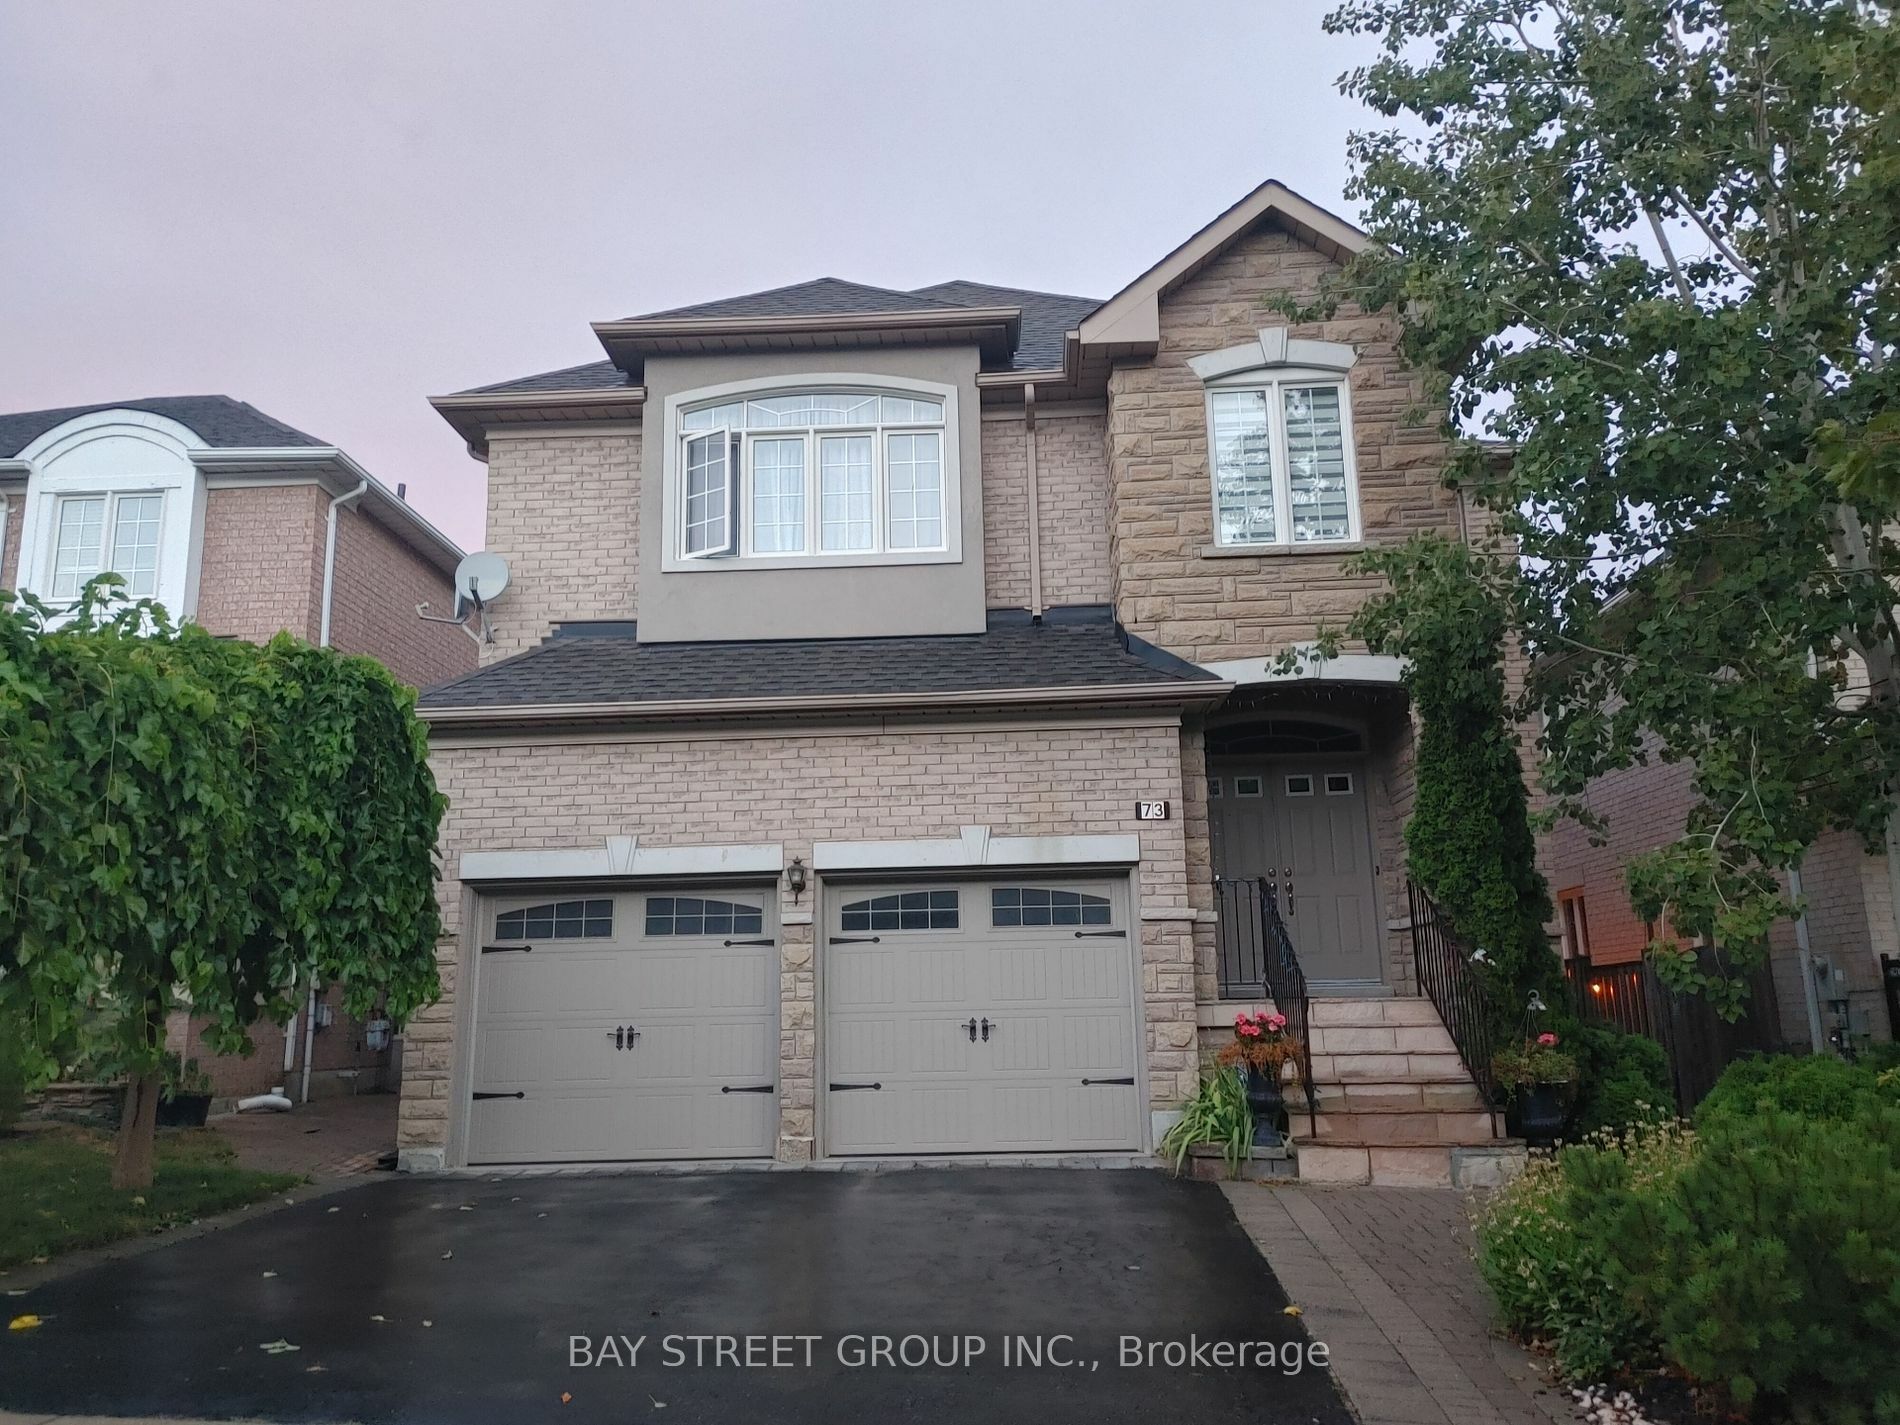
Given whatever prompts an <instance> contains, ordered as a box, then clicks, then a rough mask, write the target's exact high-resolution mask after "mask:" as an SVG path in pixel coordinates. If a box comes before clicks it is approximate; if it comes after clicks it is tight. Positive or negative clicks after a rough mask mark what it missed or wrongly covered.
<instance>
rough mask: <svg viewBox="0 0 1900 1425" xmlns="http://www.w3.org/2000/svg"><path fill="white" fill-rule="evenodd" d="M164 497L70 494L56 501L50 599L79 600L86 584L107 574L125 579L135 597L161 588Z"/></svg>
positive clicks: (128, 590) (147, 594) (152, 593)
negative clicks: (159, 556)
mask: <svg viewBox="0 0 1900 1425" xmlns="http://www.w3.org/2000/svg"><path fill="white" fill-rule="evenodd" d="M164 507H165V497H164V495H162V494H137V495H66V496H62V497H60V498H59V499H58V500H57V501H56V509H57V511H58V520H57V524H56V528H55V532H54V540H53V580H52V590H51V593H52V597H53V599H54V600H55V601H58V602H68V601H70V600H73V599H77V598H78V597H79V591H80V590H81V589H83V588H84V587H85V586H86V581H87V580H89V579H92V578H94V577H95V576H97V575H99V574H103V573H107V572H111V573H114V574H118V575H121V576H123V578H124V579H125V584H126V592H127V593H128V594H130V595H131V596H132V597H133V598H140V599H145V598H150V597H152V596H153V595H154V594H155V593H156V592H157V590H158V552H159V540H158V534H159V517H160V515H161V513H162V512H163V510H164Z"/></svg>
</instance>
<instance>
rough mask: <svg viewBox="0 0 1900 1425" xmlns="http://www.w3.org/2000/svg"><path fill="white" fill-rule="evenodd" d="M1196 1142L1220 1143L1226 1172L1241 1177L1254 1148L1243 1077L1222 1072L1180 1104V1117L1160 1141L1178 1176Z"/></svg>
mask: <svg viewBox="0 0 1900 1425" xmlns="http://www.w3.org/2000/svg"><path fill="white" fill-rule="evenodd" d="M1196 1143H1218V1144H1220V1147H1221V1157H1223V1158H1225V1159H1226V1160H1227V1171H1228V1173H1229V1174H1230V1175H1231V1176H1233V1177H1236V1178H1237V1177H1239V1176H1240V1165H1241V1163H1242V1162H1244V1161H1245V1160H1246V1158H1247V1154H1248V1152H1249V1151H1250V1150H1251V1148H1252V1147H1253V1110H1252V1109H1250V1108H1248V1107H1247V1091H1246V1089H1245V1088H1244V1087H1243V1086H1242V1085H1241V1082H1240V1075H1239V1074H1237V1073H1235V1072H1234V1071H1233V1070H1232V1069H1223V1070H1221V1071H1220V1072H1219V1073H1217V1074H1212V1075H1210V1076H1208V1077H1207V1078H1205V1079H1202V1080H1201V1087H1200V1089H1199V1090H1198V1091H1197V1092H1196V1093H1195V1095H1194V1097H1193V1098H1191V1099H1189V1100H1188V1101H1187V1102H1186V1103H1184V1104H1182V1105H1181V1117H1180V1118H1179V1119H1177V1120H1176V1121H1175V1125H1174V1127H1172V1128H1170V1129H1169V1130H1168V1131H1167V1133H1165V1134H1164V1135H1163V1136H1162V1139H1161V1155H1162V1156H1163V1157H1164V1158H1167V1159H1168V1160H1169V1162H1170V1163H1172V1164H1173V1167H1174V1172H1175V1175H1176V1176H1177V1177H1178V1176H1180V1173H1181V1168H1182V1165H1183V1164H1185V1163H1186V1162H1187V1155H1188V1149H1190V1148H1192V1147H1193V1146H1194V1145H1195V1144H1196Z"/></svg>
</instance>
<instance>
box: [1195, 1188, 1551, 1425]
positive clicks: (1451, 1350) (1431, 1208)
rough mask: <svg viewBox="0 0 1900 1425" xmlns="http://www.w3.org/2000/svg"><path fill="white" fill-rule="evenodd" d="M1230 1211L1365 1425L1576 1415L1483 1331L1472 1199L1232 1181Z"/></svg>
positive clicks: (1519, 1422) (1535, 1421) (1521, 1354)
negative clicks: (1327, 1352) (1328, 1356)
mask: <svg viewBox="0 0 1900 1425" xmlns="http://www.w3.org/2000/svg"><path fill="white" fill-rule="evenodd" d="M1225 1189H1226V1192H1227V1196H1228V1200H1229V1201H1230V1202H1232V1203H1233V1207H1234V1215H1235V1216H1236V1217H1238V1218H1239V1219H1240V1223H1241V1225H1242V1226H1243V1227H1245V1228H1246V1229H1247V1233H1248V1235H1249V1236H1250V1237H1252V1238H1253V1240H1254V1243H1255V1245H1256V1246H1258V1247H1259V1248H1260V1252H1261V1255H1262V1256H1264V1257H1265V1258H1266V1259H1267V1264H1268V1265H1269V1266H1270V1267H1272V1268H1273V1274H1274V1275H1275V1276H1276V1277H1278V1278H1279V1280H1280V1284H1281V1286H1283V1287H1284V1288H1285V1289H1286V1293H1287V1296H1288V1297H1289V1298H1290V1299H1291V1300H1292V1301H1294V1302H1296V1303H1297V1304H1298V1305H1299V1306H1300V1307H1301V1309H1302V1310H1303V1311H1304V1312H1305V1323H1306V1327H1307V1329H1308V1330H1309V1331H1311V1332H1312V1334H1313V1338H1314V1339H1315V1340H1318V1341H1324V1342H1326V1343H1327V1344H1328V1345H1329V1346H1330V1347H1331V1348H1332V1367H1333V1376H1334V1379H1335V1380H1337V1381H1338V1382H1339V1384H1340V1386H1341V1388H1342V1389H1344V1390H1345V1392H1346V1395H1347V1397H1348V1398H1349V1399H1350V1400H1351V1402H1352V1405H1353V1408H1354V1409H1355V1410H1356V1411H1357V1412H1358V1414H1359V1417H1360V1419H1361V1420H1362V1421H1363V1422H1364V1425H1551V1422H1563V1425H1570V1423H1571V1422H1573V1421H1574V1420H1575V1418H1576V1417H1575V1414H1574V1413H1573V1411H1572V1409H1571V1407H1570V1403H1569V1401H1568V1399H1567V1398H1566V1397H1565V1396H1564V1395H1563V1394H1562V1393H1561V1392H1560V1391H1559V1390H1557V1389H1556V1388H1554V1387H1553V1386H1552V1385H1551V1384H1550V1383H1549V1381H1548V1379H1547V1378H1546V1377H1545V1376H1544V1375H1543V1373H1542V1372H1541V1371H1540V1370H1539V1369H1538V1366H1537V1363H1536V1362H1535V1361H1534V1360H1533V1359H1532V1358H1531V1357H1530V1355H1529V1354H1528V1353H1526V1352H1525V1351H1523V1350H1521V1349H1519V1348H1518V1347H1517V1346H1515V1345H1513V1344H1511V1343H1510V1342H1508V1341H1505V1340H1502V1339H1501V1338H1499V1337H1497V1336H1494V1335H1493V1334H1492V1331H1491V1303H1490V1299H1489V1297H1488V1295H1487V1293H1486V1291H1485V1287H1484V1283H1483V1282H1482V1281H1481V1280H1480V1279H1479V1277H1478V1272H1477V1268H1476V1266H1475V1265H1474V1264H1473V1263H1472V1260H1471V1228H1470V1222H1469V1219H1468V1217H1467V1215H1466V1214H1467V1212H1468V1210H1469V1204H1470V1199H1469V1198H1468V1197H1466V1196H1465V1195H1464V1194H1462V1193H1457V1192H1452V1191H1449V1190H1445V1189H1439V1188H1368V1187H1352V1188H1301V1187H1270V1186H1267V1185H1264V1184H1260V1183H1228V1184H1226V1185H1225Z"/></svg>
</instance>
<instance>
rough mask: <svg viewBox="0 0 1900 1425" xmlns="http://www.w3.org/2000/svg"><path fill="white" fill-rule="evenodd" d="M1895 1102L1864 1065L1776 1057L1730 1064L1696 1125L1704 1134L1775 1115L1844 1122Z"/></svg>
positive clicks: (1826, 1056)
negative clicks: (1721, 1127)
mask: <svg viewBox="0 0 1900 1425" xmlns="http://www.w3.org/2000/svg"><path fill="white" fill-rule="evenodd" d="M1894 1100H1895V1095H1893V1094H1892V1093H1890V1092H1887V1091H1884V1090H1882V1089H1881V1087H1880V1084H1879V1082H1878V1078H1877V1076H1876V1074H1875V1073H1874V1071H1873V1070H1872V1069H1871V1068H1868V1067H1866V1066H1864V1065H1860V1064H1848V1063H1844V1062H1843V1061H1841V1060H1839V1059H1836V1058H1835V1057H1834V1056H1833V1055H1831V1054H1809V1055H1804V1056H1802V1057H1800V1058H1792V1057H1789V1056H1788V1055H1785V1054H1776V1055H1770V1056H1766V1057H1763V1058H1758V1059H1741V1060H1738V1061H1737V1062H1735V1063H1733V1064H1730V1065H1729V1066H1728V1068H1727V1070H1725V1071H1724V1072H1723V1074H1722V1077H1721V1078H1720V1079H1718V1080H1716V1084H1715V1087H1714V1088H1712V1089H1710V1090H1709V1096H1708V1097H1707V1098H1705V1099H1703V1100H1702V1104H1701V1106H1700V1107H1699V1108H1697V1109H1696V1115H1695V1121H1696V1126H1697V1127H1698V1128H1700V1129H1702V1130H1703V1131H1704V1132H1708V1131H1712V1130H1713V1129H1714V1128H1716V1127H1717V1126H1718V1125H1720V1124H1722V1123H1725V1122H1734V1123H1737V1124H1740V1125H1747V1124H1750V1123H1754V1122H1757V1121H1758V1120H1759V1119H1760V1118H1761V1117H1762V1116H1763V1115H1764V1114H1766V1113H1769V1112H1774V1111H1779V1112H1783V1113H1791V1114H1793V1115H1795V1116H1796V1117H1797V1118H1807V1119H1822V1120H1827V1121H1830V1122H1844V1121H1846V1120H1848V1119H1851V1118H1856V1117H1858V1116H1860V1115H1861V1114H1862V1113H1864V1112H1866V1111H1867V1110H1869V1109H1871V1108H1874V1107H1877V1106H1879V1105H1880V1104H1882V1103H1888V1104H1891V1103H1893V1102H1894Z"/></svg>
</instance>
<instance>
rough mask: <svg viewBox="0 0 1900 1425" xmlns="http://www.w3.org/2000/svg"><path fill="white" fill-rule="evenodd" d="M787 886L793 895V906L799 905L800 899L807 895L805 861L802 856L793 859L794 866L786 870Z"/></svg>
mask: <svg viewBox="0 0 1900 1425" xmlns="http://www.w3.org/2000/svg"><path fill="white" fill-rule="evenodd" d="M785 886H786V889H787V890H789V891H791V893H792V904H793V905H797V904H798V898H799V897H800V896H802V895H804V894H805V860H804V858H803V857H802V856H794V857H792V864H791V865H789V866H787V867H786V868H785Z"/></svg>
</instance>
